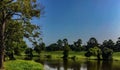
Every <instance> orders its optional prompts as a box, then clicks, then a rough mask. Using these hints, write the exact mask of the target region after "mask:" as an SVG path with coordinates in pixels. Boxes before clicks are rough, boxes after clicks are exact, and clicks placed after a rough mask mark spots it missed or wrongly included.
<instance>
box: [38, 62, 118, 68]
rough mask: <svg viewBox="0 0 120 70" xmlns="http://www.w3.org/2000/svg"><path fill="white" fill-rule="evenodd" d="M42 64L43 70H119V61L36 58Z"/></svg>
mask: <svg viewBox="0 0 120 70" xmlns="http://www.w3.org/2000/svg"><path fill="white" fill-rule="evenodd" d="M37 62H40V63H42V64H43V65H44V70H120V61H97V60H92V61H87V60H80V61H73V60H69V61H63V60H44V61H43V60H37Z"/></svg>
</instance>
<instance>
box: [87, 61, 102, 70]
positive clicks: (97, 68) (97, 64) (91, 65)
mask: <svg viewBox="0 0 120 70" xmlns="http://www.w3.org/2000/svg"><path fill="white" fill-rule="evenodd" d="M86 64H87V70H101V61H87V62H86Z"/></svg>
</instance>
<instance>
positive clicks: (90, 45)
mask: <svg viewBox="0 0 120 70" xmlns="http://www.w3.org/2000/svg"><path fill="white" fill-rule="evenodd" d="M45 50H46V51H64V52H63V54H65V55H66V53H68V52H69V51H76V52H81V51H86V53H85V56H86V57H90V56H96V57H97V59H98V60H100V59H103V60H108V59H109V60H112V53H113V52H120V37H119V38H118V40H117V41H116V42H113V40H112V39H109V40H104V41H103V42H102V44H99V43H98V41H97V39H96V38H95V37H91V38H90V39H89V40H88V42H87V44H86V45H82V40H81V39H78V40H77V41H74V42H73V44H69V43H68V40H67V39H66V38H65V39H63V40H61V39H59V40H58V41H57V42H56V43H52V44H50V45H49V46H46V48H45ZM65 52H66V53H65ZM67 56H68V55H67ZM63 57H64V56H63Z"/></svg>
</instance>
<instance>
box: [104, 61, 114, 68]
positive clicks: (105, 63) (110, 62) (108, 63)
mask: <svg viewBox="0 0 120 70" xmlns="http://www.w3.org/2000/svg"><path fill="white" fill-rule="evenodd" d="M102 70H112V61H103V62H102Z"/></svg>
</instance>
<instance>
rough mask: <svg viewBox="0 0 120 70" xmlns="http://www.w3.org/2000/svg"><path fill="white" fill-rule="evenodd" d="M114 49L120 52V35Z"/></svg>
mask: <svg viewBox="0 0 120 70" xmlns="http://www.w3.org/2000/svg"><path fill="white" fill-rule="evenodd" d="M113 51H115V52H120V37H119V38H118V40H117V41H116V44H115V46H114V48H113Z"/></svg>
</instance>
